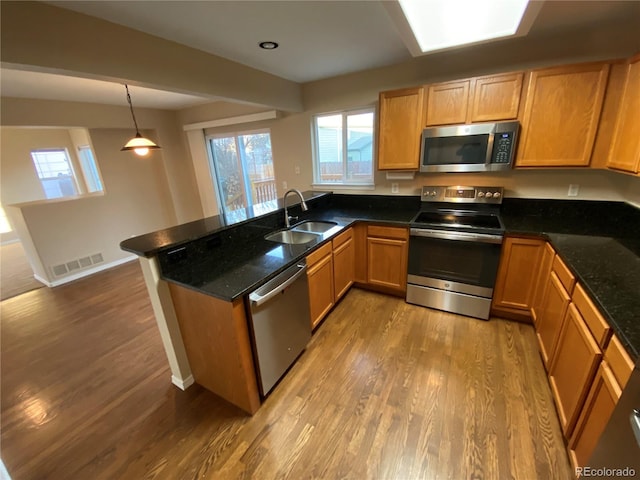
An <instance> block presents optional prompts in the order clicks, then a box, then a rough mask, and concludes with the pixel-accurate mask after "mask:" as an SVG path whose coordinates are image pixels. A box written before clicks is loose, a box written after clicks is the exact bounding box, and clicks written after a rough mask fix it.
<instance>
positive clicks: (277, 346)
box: [249, 260, 311, 395]
mask: <svg viewBox="0 0 640 480" xmlns="http://www.w3.org/2000/svg"><path fill="white" fill-rule="evenodd" d="M249 306H250V310H251V328H252V330H253V340H254V342H253V343H254V348H255V353H256V363H257V368H258V379H259V384H260V393H262V395H266V394H267V393H269V392H270V391H271V389H272V388H273V386H274V385H275V384H276V383H277V382H278V380H280V377H282V375H284V373H285V372H286V371H287V370H288V369H289V367H290V366H291V365H292V364H293V362H295V360H296V358H298V356H299V355H300V354H301V353H302V351H303V350H304V349H305V348H306V346H307V343H308V342H309V339H310V338H311V313H310V312H309V286H308V281H307V263H306V261H304V260H303V261H300V262H298V263H297V264H296V265H294V266H292V267H290V268H288V269H287V270H285V271H284V272H282V273H281V274H279V275H278V276H276V277H275V278H273V279H272V280H270V281H268V282H267V283H265V284H264V285H263V286H262V287H260V288H258V289H257V290H255V291H254V292H252V293H250V294H249Z"/></svg>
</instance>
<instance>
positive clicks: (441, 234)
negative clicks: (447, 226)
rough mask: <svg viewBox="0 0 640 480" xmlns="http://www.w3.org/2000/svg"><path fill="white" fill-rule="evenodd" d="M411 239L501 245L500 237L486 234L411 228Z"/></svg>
mask: <svg viewBox="0 0 640 480" xmlns="http://www.w3.org/2000/svg"><path fill="white" fill-rule="evenodd" d="M411 236H412V237H426V238H440V239H442V240H457V241H461V242H476V243H495V244H501V243H502V239H503V237H502V235H490V234H487V233H467V232H451V231H444V230H429V229H426V228H412V229H411Z"/></svg>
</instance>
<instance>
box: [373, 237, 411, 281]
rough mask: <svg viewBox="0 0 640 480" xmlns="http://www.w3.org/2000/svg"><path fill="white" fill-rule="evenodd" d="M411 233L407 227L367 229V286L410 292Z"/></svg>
mask: <svg viewBox="0 0 640 480" xmlns="http://www.w3.org/2000/svg"><path fill="white" fill-rule="evenodd" d="M408 238H409V232H408V230H407V229H406V228H398V227H381V226H375V225H370V226H369V227H368V228H367V283H368V284H369V285H373V286H378V287H383V288H386V289H389V290H395V291H398V292H402V293H406V291H407V258H408V253H409V247H408Z"/></svg>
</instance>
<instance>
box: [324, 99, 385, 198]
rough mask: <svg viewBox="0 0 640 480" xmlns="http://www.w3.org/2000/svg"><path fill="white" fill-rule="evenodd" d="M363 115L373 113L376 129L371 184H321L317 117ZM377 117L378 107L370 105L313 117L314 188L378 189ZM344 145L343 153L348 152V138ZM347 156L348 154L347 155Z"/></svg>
mask: <svg viewBox="0 0 640 480" xmlns="http://www.w3.org/2000/svg"><path fill="white" fill-rule="evenodd" d="M362 113H373V129H374V133H373V146H372V155H371V182H362V183H356V182H331V183H321V182H319V181H318V180H319V177H320V175H319V171H318V169H319V168H320V161H319V159H318V137H317V133H318V130H317V128H316V118H317V117H321V116H322V117H324V116H328V115H343V116H348V115H358V114H362ZM376 115H377V110H376V106H375V105H370V106H366V107H359V108H354V109H346V110H336V111H333V112H322V113H315V114H313V115H312V116H311V158H312V160H311V161H312V164H313V165H312V168H313V183H312V184H311V186H312V187H314V188H316V187H318V188H324V189H327V188H329V189H334V190H358V189H359V190H374V189H375V187H376V184H375V178H376V163H377V158H376V152H377V142H376V135H375V128H376V127H375V126H376ZM343 128H345V126H343ZM342 141H343V145H342V151H343V152H346V151H347V146H346V136H343V140H342ZM345 154H346V153H345Z"/></svg>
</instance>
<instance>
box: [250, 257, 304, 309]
mask: <svg viewBox="0 0 640 480" xmlns="http://www.w3.org/2000/svg"><path fill="white" fill-rule="evenodd" d="M295 268H296V270H295V271H293V272H292V273H291V274H289V275H288V276H287V277H286V278H285V279H284V281H282V279H281V278H280V277H282V276H283V275H282V274H280V275H279V276H278V277H276V278H274V279H273V280H271V281H270V282H267V283H266V284H265V285H264V286H263V287H262V288H259V289H258V290H256V291H255V292H253V293H251V294H249V301H250V302H251V306H252V307H259V306H260V305H263V304H265V303H266V302H268V301H269V300H271V299H272V298H273V297H275V296H277V295H279V294H280V292H281V291H282V290H284V289H285V288H287V287H288V286H289V285H291V284H292V283H293V282H295V281H296V280H297V279H298V278H300V277H301V276H302V275H304V274H305V273H306V272H307V265H306V263H299V264H297V265H296V266H295ZM291 270H293V268H291V269H289V270H288V271H285V272H284V273H285V274H288V273H289V271H291ZM276 281H277V283H276V285H275V286H274V287H271V284H272V283H274V282H276ZM265 288H268V289H269V290H268V291H267V292H266V293H264V294H262V292H261V290H263V289H265Z"/></svg>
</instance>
